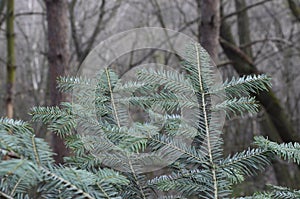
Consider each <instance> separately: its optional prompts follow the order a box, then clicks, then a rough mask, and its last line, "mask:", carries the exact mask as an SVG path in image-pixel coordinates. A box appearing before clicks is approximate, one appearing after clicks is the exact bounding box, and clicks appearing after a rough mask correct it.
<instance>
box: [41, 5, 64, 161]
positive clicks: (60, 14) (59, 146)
mask: <svg viewBox="0 0 300 199" xmlns="http://www.w3.org/2000/svg"><path fill="white" fill-rule="evenodd" d="M45 2H46V9H47V22H48V45H49V49H48V62H49V94H50V104H49V105H50V106H56V105H59V104H60V103H61V102H62V101H63V95H62V94H61V93H60V92H58V90H57V88H56V85H57V82H56V79H57V77H59V76H63V75H65V74H66V73H67V72H68V64H69V60H70V52H69V42H68V40H69V39H68V34H69V32H68V16H67V13H68V10H67V1H66V0H45ZM51 145H52V147H53V150H54V152H55V153H56V156H55V157H54V158H55V161H56V162H57V163H62V162H63V157H64V156H67V155H68V154H69V153H68V150H67V149H66V147H65V145H64V141H63V140H62V139H61V138H60V137H58V136H57V135H55V134H53V137H52V141H51Z"/></svg>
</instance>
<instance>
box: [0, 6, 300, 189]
mask: <svg viewBox="0 0 300 199" xmlns="http://www.w3.org/2000/svg"><path fill="white" fill-rule="evenodd" d="M148 26H150V27H163V28H168V29H172V30H175V31H179V32H182V33H185V34H187V35H188V36H190V37H192V38H194V39H195V40H196V41H199V42H200V43H202V44H203V46H204V47H205V48H206V49H207V50H208V51H209V53H210V54H211V55H212V58H213V60H214V61H215V63H216V67H218V68H219V69H220V71H221V72H222V75H223V78H224V80H225V79H226V78H231V77H233V76H241V75H248V74H259V73H265V74H267V75H269V76H270V77H272V83H273V87H272V90H271V91H270V92H268V93H267V92H265V93H260V94H258V95H257V100H258V101H259V102H260V104H261V105H262V106H261V111H260V112H259V114H257V115H255V116H251V115H244V116H243V117H242V118H240V117H239V118H231V120H229V121H227V122H226V124H225V126H224V132H225V134H224V140H225V146H224V148H225V151H226V154H229V153H231V152H236V151H240V150H241V149H244V148H245V147H247V146H248V145H249V144H250V143H251V142H252V138H253V135H264V136H267V137H268V138H269V139H271V140H273V141H277V142H283V141H284V142H293V141H298V142H299V141H300V133H299V132H300V131H299V130H300V114H299V112H300V87H299V85H298V84H299V82H300V76H299V74H300V1H299V0H252V1H246V0H220V1H219V0H211V1H208V0H0V45H1V48H0V65H1V67H0V88H1V90H0V98H1V100H0V110H1V111H0V116H8V117H13V118H15V119H23V120H30V115H29V114H28V113H29V111H30V108H31V107H32V106H40V105H41V106H42V105H59V103H60V102H61V101H63V100H67V99H68V97H66V96H61V94H59V93H58V92H57V90H56V88H55V86H56V85H55V80H56V78H57V77H58V76H60V75H75V74H76V72H77V70H78V68H79V66H80V64H81V62H82V61H83V60H84V58H85V57H86V56H87V55H88V53H89V52H90V50H91V49H93V47H95V46H96V45H97V44H98V43H99V42H101V41H103V40H105V39H106V38H108V37H110V36H111V35H114V34H116V33H119V32H122V31H126V30H130V29H132V28H138V27H148ZM133 53H135V52H133ZM133 53H132V54H133ZM138 53H139V54H138ZM138 53H137V54H138V55H139V56H138V57H144V59H143V60H140V61H139V60H138V59H133V58H128V59H124V60H123V61H122V63H120V64H118V67H121V68H119V71H121V72H120V73H122V71H123V72H124V71H128V70H129V69H130V68H133V67H134V66H136V65H138V64H140V63H142V62H146V63H147V62H158V61H159V62H161V63H162V64H170V63H172V60H171V58H172V57H171V56H169V55H168V54H162V55H159V56H158V55H157V54H155V55H153V54H151V53H150V54H149V52H138ZM132 54H131V55H130V56H132ZM141 55H144V56H141ZM35 128H36V132H37V134H38V136H42V137H45V135H46V134H45V133H44V132H45V128H44V127H43V126H39V125H38V124H35ZM52 140H54V141H52V146H53V148H54V150H55V151H56V152H58V153H61V154H62V155H64V154H65V152H64V150H65V149H63V143H62V142H61V140H59V139H58V138H52ZM58 161H59V160H58ZM262 176H263V177H262ZM262 176H259V177H254V178H253V179H249V180H248V181H247V183H246V184H245V185H243V186H247V189H246V190H247V191H249V192H251V190H252V189H255V188H257V187H258V188H260V189H263V188H264V187H263V185H264V184H267V183H273V184H278V185H284V186H290V187H293V188H300V169H299V168H298V167H297V166H295V165H292V164H287V163H283V162H281V161H279V160H274V166H272V167H270V168H269V169H268V170H267V171H266V172H265V173H264V174H263V175H262ZM240 190H242V189H240V187H237V188H236V192H239V191H240ZM244 190H245V189H244Z"/></svg>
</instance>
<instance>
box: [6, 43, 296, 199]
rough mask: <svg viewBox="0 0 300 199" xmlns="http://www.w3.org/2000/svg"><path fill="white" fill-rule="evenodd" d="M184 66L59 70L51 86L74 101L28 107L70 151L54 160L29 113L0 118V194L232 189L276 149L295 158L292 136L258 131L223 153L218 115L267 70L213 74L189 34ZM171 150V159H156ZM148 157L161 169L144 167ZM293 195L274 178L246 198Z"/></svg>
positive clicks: (263, 81) (246, 106)
mask: <svg viewBox="0 0 300 199" xmlns="http://www.w3.org/2000/svg"><path fill="white" fill-rule="evenodd" d="M182 66H183V70H184V71H185V72H184V73H178V72H176V71H175V70H174V71H168V70H166V69H163V68H156V69H155V70H153V69H145V70H140V71H138V72H137V80H136V81H129V82H122V81H121V80H120V79H119V77H118V75H117V74H116V73H115V72H114V71H112V70H111V69H104V70H102V71H100V72H99V74H98V76H97V81H95V80H93V79H89V78H82V77H61V78H59V79H58V88H59V89H60V90H61V91H62V92H69V93H73V102H72V103H62V104H61V106H60V107H34V108H32V110H31V114H32V116H33V117H32V120H33V121H41V122H43V123H45V124H47V125H48V130H49V131H51V132H54V133H56V134H58V135H59V136H61V137H63V138H64V139H65V142H66V145H67V146H68V147H69V148H70V149H71V150H72V151H73V153H72V155H71V156H70V157H66V158H65V164H64V165H55V164H54V161H53V158H52V155H53V153H52V151H51V149H50V148H49V146H48V144H47V143H46V142H45V141H44V140H43V139H40V138H36V137H35V135H34V132H33V129H32V128H31V127H30V124H29V123H27V122H22V121H17V120H11V119H5V118H3V119H1V120H0V135H1V136H0V149H1V154H0V155H1V161H0V195H1V196H2V197H4V198H133V199H134V198H189V197H191V196H193V197H198V198H215V199H216V198H229V197H231V189H232V185H234V184H237V183H240V182H242V181H244V180H245V179H246V178H247V177H248V176H252V175H255V174H257V173H258V172H261V171H262V170H263V169H264V168H266V167H267V166H268V165H270V164H271V161H270V160H271V159H272V158H274V156H275V155H277V156H279V157H282V158H283V159H285V160H289V161H293V162H296V163H298V164H299V162H300V154H299V151H300V150H299V144H298V143H294V144H277V143H274V142H271V141H269V140H267V139H265V138H263V137H256V138H255V145H256V146H257V147H256V148H248V149H246V150H244V151H242V152H238V153H236V154H233V155H229V156H228V157H224V156H223V149H222V144H223V140H222V139H221V135H222V131H221V129H222V126H220V125H221V124H220V123H219V121H218V119H219V118H216V116H218V115H220V114H221V113H222V112H225V114H226V115H227V116H232V115H236V114H247V113H249V114H253V113H255V112H257V111H258V105H257V104H256V101H255V98H253V97H249V95H250V94H253V93H256V92H260V91H264V90H267V89H268V88H269V87H270V78H269V77H267V76H266V75H253V76H244V77H240V78H237V79H232V80H230V81H228V80H226V81H225V82H224V83H218V82H217V81H216V79H215V76H214V66H213V65H212V64H211V61H210V57H209V55H208V53H207V52H206V51H205V50H204V49H203V48H202V47H201V46H200V45H199V44H196V43H195V44H190V45H189V46H188V48H187V57H186V59H185V60H184V61H183V64H182ZM79 90H80V91H81V92H76V91H79ZM91 94H92V95H91ZM215 97H216V98H217V99H218V100H216V101H214V99H215ZM131 106H132V107H137V108H139V109H141V110H143V111H144V113H145V114H147V118H146V120H145V121H143V122H141V121H132V120H131V118H130V114H129V111H128V110H127V108H128V107H131ZM183 110H189V111H192V112H191V115H188V116H189V117H186V113H190V112H188V111H187V112H184V111H183ZM191 118H192V119H191ZM179 138H180V139H179ZM181 138H185V139H190V140H192V142H191V143H187V142H184V141H183V139H181ZM162 149H164V150H162ZM137 154H138V155H137ZM178 154H179V155H178ZM168 158H169V159H170V160H172V161H170V164H169V165H167V166H166V165H165V167H164V168H163V169H162V168H159V166H161V163H162V162H164V161H166V159H168ZM153 165H158V169H162V170H160V171H159V172H157V174H155V171H153V172H152V173H151V175H150V174H148V173H145V172H144V170H143V169H145V167H149V168H150V166H153ZM162 172H164V173H162ZM297 197H299V191H297V190H290V189H288V188H283V187H275V186H273V187H272V186H271V187H270V191H269V192H263V193H260V192H258V193H256V194H255V195H253V196H249V197H245V198H297Z"/></svg>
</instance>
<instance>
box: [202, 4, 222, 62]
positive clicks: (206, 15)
mask: <svg viewBox="0 0 300 199" xmlns="http://www.w3.org/2000/svg"><path fill="white" fill-rule="evenodd" d="M200 11H201V24H200V35H201V36H200V43H201V45H202V46H203V48H205V49H206V50H207V52H208V53H209V54H210V56H211V58H212V60H213V61H214V62H216V61H217V59H218V47H219V30H220V1H219V0H202V1H201V9H200Z"/></svg>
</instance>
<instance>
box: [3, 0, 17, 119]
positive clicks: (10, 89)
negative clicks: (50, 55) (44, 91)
mask: <svg viewBox="0 0 300 199" xmlns="http://www.w3.org/2000/svg"><path fill="white" fill-rule="evenodd" d="M3 4H4V3H3V1H2V6H4V5H3ZM14 5H15V1H14V0H11V1H8V2H7V8H6V10H7V12H6V40H7V44H6V47H7V61H6V62H7V64H6V70H7V74H6V87H7V91H6V92H7V96H6V115H7V117H9V118H12V117H13V115H14V102H13V101H14V94H15V93H14V92H15V76H16V58H15V38H14V37H15V32H14V18H15V15H14V8H15V6H14Z"/></svg>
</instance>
